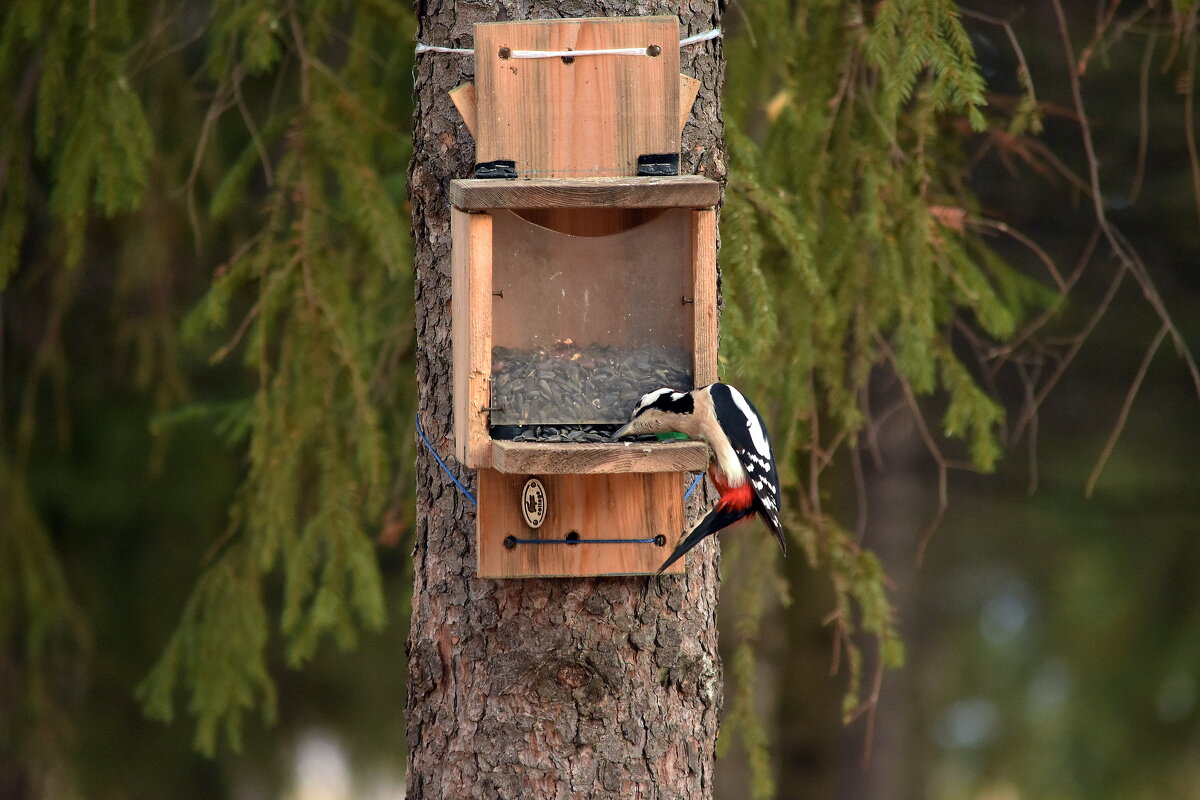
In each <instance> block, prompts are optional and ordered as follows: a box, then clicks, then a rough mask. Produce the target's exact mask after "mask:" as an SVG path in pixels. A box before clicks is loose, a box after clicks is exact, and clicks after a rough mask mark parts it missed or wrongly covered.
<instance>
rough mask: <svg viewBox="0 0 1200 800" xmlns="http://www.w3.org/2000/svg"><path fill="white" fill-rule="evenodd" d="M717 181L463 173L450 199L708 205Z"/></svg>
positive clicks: (463, 202)
mask: <svg viewBox="0 0 1200 800" xmlns="http://www.w3.org/2000/svg"><path fill="white" fill-rule="evenodd" d="M720 196H721V186H720V184H718V183H717V182H716V181H714V180H710V179H709V178H705V177H702V176H699V175H675V176H671V177H666V178H639V177H632V178H631V177H624V178H571V179H566V178H563V179H549V180H547V179H545V178H541V179H536V180H535V179H530V180H524V179H518V180H503V179H496V178H480V179H474V178H471V179H461V180H455V181H451V182H450V202H451V204H453V205H454V207H455V208H460V209H462V210H463V211H486V210H488V209H493V208H709V207H711V206H715V205H716V204H717V200H718V199H719V198H720Z"/></svg>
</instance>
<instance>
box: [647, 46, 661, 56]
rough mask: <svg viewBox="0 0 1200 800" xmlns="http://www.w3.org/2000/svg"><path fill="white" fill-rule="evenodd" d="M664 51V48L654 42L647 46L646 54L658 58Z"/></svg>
mask: <svg viewBox="0 0 1200 800" xmlns="http://www.w3.org/2000/svg"><path fill="white" fill-rule="evenodd" d="M661 53H662V48H661V47H659V46H658V45H656V44H652V45H650V46H649V47H647V48H646V55H648V56H650V57H651V58H657V57H658V56H659V55H660V54H661Z"/></svg>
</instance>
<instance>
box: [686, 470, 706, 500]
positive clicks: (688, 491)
mask: <svg viewBox="0 0 1200 800" xmlns="http://www.w3.org/2000/svg"><path fill="white" fill-rule="evenodd" d="M703 477H704V473H703V472H701V473H700V474H699V475H697V476H696V480H694V481H692V485H691V486H689V487H688V490H687V493H686V494H684V496H683V502H685V503H686V502H687V501H688V498H689V497H691V496H692V492H694V491H696V487H697V486H699V485H700V479H701V478H703Z"/></svg>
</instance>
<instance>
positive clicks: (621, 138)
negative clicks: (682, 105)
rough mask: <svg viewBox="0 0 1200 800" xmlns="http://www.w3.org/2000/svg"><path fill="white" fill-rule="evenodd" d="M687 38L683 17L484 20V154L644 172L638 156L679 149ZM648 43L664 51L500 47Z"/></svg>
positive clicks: (520, 165) (540, 168)
mask: <svg viewBox="0 0 1200 800" xmlns="http://www.w3.org/2000/svg"><path fill="white" fill-rule="evenodd" d="M678 42H679V22H678V20H677V19H676V18H675V17H674V16H669V17H668V16H661V17H623V18H616V17H610V18H601V17H592V18H582V19H543V20H534V21H525V22H497V23H491V24H483V25H476V26H475V87H476V90H477V96H478V136H477V137H476V148H475V151H476V156H475V157H476V160H477V161H480V162H485V161H494V160H497V159H511V160H513V161H516V166H517V174H518V175H520V176H535V177H577V176H581V175H591V176H602V175H636V174H637V159H638V156H639V155H643V154H647V153H678V152H679V142H680V132H679V124H678V123H679V117H678V113H679V47H678ZM648 45H657V46H658V47H659V55H657V56H656V57H650V56H648V55H636V56H633V55H594V56H580V57H579V58H576V59H574V61H573V62H571V63H569V64H568V63H564V61H563V60H562V59H561V58H528V59H518V58H507V59H505V58H501V57H500V55H499V52H500V49H501V48H502V47H507V48H510V49H512V50H549V51H562V50H591V49H606V48H624V47H637V48H645V47H647V46H648Z"/></svg>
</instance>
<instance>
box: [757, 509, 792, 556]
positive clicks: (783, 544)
mask: <svg viewBox="0 0 1200 800" xmlns="http://www.w3.org/2000/svg"><path fill="white" fill-rule="evenodd" d="M761 516H762V517H763V522H765V523H767V530H769V531H771V534H772V535H773V536H774V537H775V541H777V542H779V550H780V552H782V553H783V554H784V555H785V556H786V555H787V538H786V537H785V536H784V534H783V528H782V527H780V525H779V523H777V522H776V521H775V520H772V519H768V518H767V515H766V514H762V515H761Z"/></svg>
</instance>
